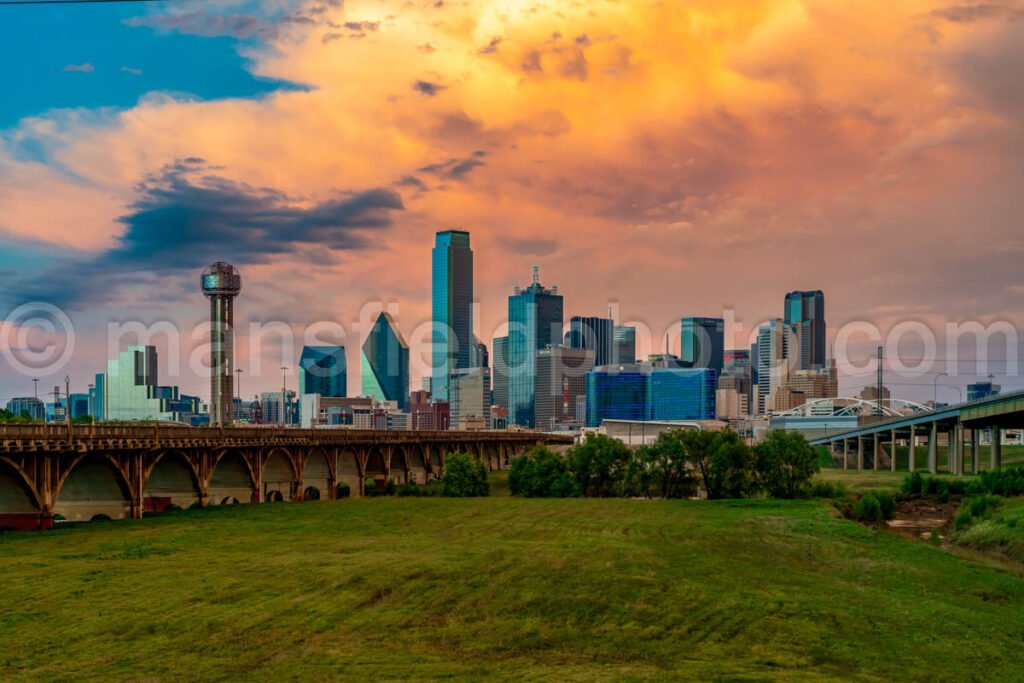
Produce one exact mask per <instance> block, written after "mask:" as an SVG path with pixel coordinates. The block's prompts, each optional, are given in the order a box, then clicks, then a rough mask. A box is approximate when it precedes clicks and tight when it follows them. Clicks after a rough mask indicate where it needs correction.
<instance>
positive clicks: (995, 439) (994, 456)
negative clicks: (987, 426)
mask: <svg viewBox="0 0 1024 683" xmlns="http://www.w3.org/2000/svg"><path fill="white" fill-rule="evenodd" d="M991 461H992V462H991V465H992V469H994V470H998V469H1001V468H1002V467H1003V430H1002V429H1000V428H999V427H993V428H992V446H991Z"/></svg>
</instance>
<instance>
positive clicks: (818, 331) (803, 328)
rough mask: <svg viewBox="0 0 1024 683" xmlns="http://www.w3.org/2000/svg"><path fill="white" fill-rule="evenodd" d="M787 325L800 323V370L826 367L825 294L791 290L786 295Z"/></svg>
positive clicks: (818, 291)
mask: <svg viewBox="0 0 1024 683" xmlns="http://www.w3.org/2000/svg"><path fill="white" fill-rule="evenodd" d="M785 307H786V312H785V317H784V318H783V320H784V321H785V322H786V324H787V325H792V324H799V325H800V333H799V334H800V366H799V367H798V368H796V369H798V370H821V369H824V367H825V294H824V293H823V292H822V291H821V290H817V291H813V292H790V293H789V294H787V295H786V305H785Z"/></svg>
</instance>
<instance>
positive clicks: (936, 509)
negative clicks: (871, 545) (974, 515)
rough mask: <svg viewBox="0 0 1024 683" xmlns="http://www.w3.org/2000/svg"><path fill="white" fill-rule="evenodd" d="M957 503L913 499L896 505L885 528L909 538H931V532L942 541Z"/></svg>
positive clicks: (954, 513)
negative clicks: (894, 512) (894, 511)
mask: <svg viewBox="0 0 1024 683" xmlns="http://www.w3.org/2000/svg"><path fill="white" fill-rule="evenodd" d="M959 507H960V504H959V501H947V502H944V503H943V502H940V501H939V500H937V499H929V498H915V499H913V500H904V501H900V502H899V503H897V504H896V514H895V515H894V516H893V518H892V519H891V520H889V521H888V522H886V523H885V526H886V527H887V528H889V529H891V530H892V531H894V532H896V533H898V534H900V535H901V536H907V537H911V538H925V539H927V538H931V537H932V533H933V532H937V533H938V534H939V538H941V539H944V538H945V537H946V532H947V531H948V530H949V525H950V523H951V522H952V521H953V517H954V516H955V515H956V511H957V508H959Z"/></svg>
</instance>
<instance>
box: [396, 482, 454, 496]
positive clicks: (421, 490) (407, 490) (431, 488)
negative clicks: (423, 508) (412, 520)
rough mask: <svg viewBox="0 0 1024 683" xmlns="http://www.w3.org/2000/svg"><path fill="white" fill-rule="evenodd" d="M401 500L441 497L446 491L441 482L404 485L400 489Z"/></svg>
mask: <svg viewBox="0 0 1024 683" xmlns="http://www.w3.org/2000/svg"><path fill="white" fill-rule="evenodd" d="M397 493H398V497H399V498H409V497H412V498H427V497H431V496H440V495H442V494H443V493H444V489H443V487H442V486H441V483H440V482H436V481H435V482H428V483H426V484H417V483H416V482H409V483H408V484H402V485H401V486H399V487H398V491H397Z"/></svg>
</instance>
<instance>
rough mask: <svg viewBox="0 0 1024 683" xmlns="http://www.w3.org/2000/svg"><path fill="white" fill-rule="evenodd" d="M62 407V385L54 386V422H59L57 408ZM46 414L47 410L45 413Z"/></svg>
mask: <svg viewBox="0 0 1024 683" xmlns="http://www.w3.org/2000/svg"><path fill="white" fill-rule="evenodd" d="M58 406H60V385H58V384H54V385H53V421H54V422H56V421H57V407H58ZM43 412H45V409H44V411H43Z"/></svg>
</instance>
